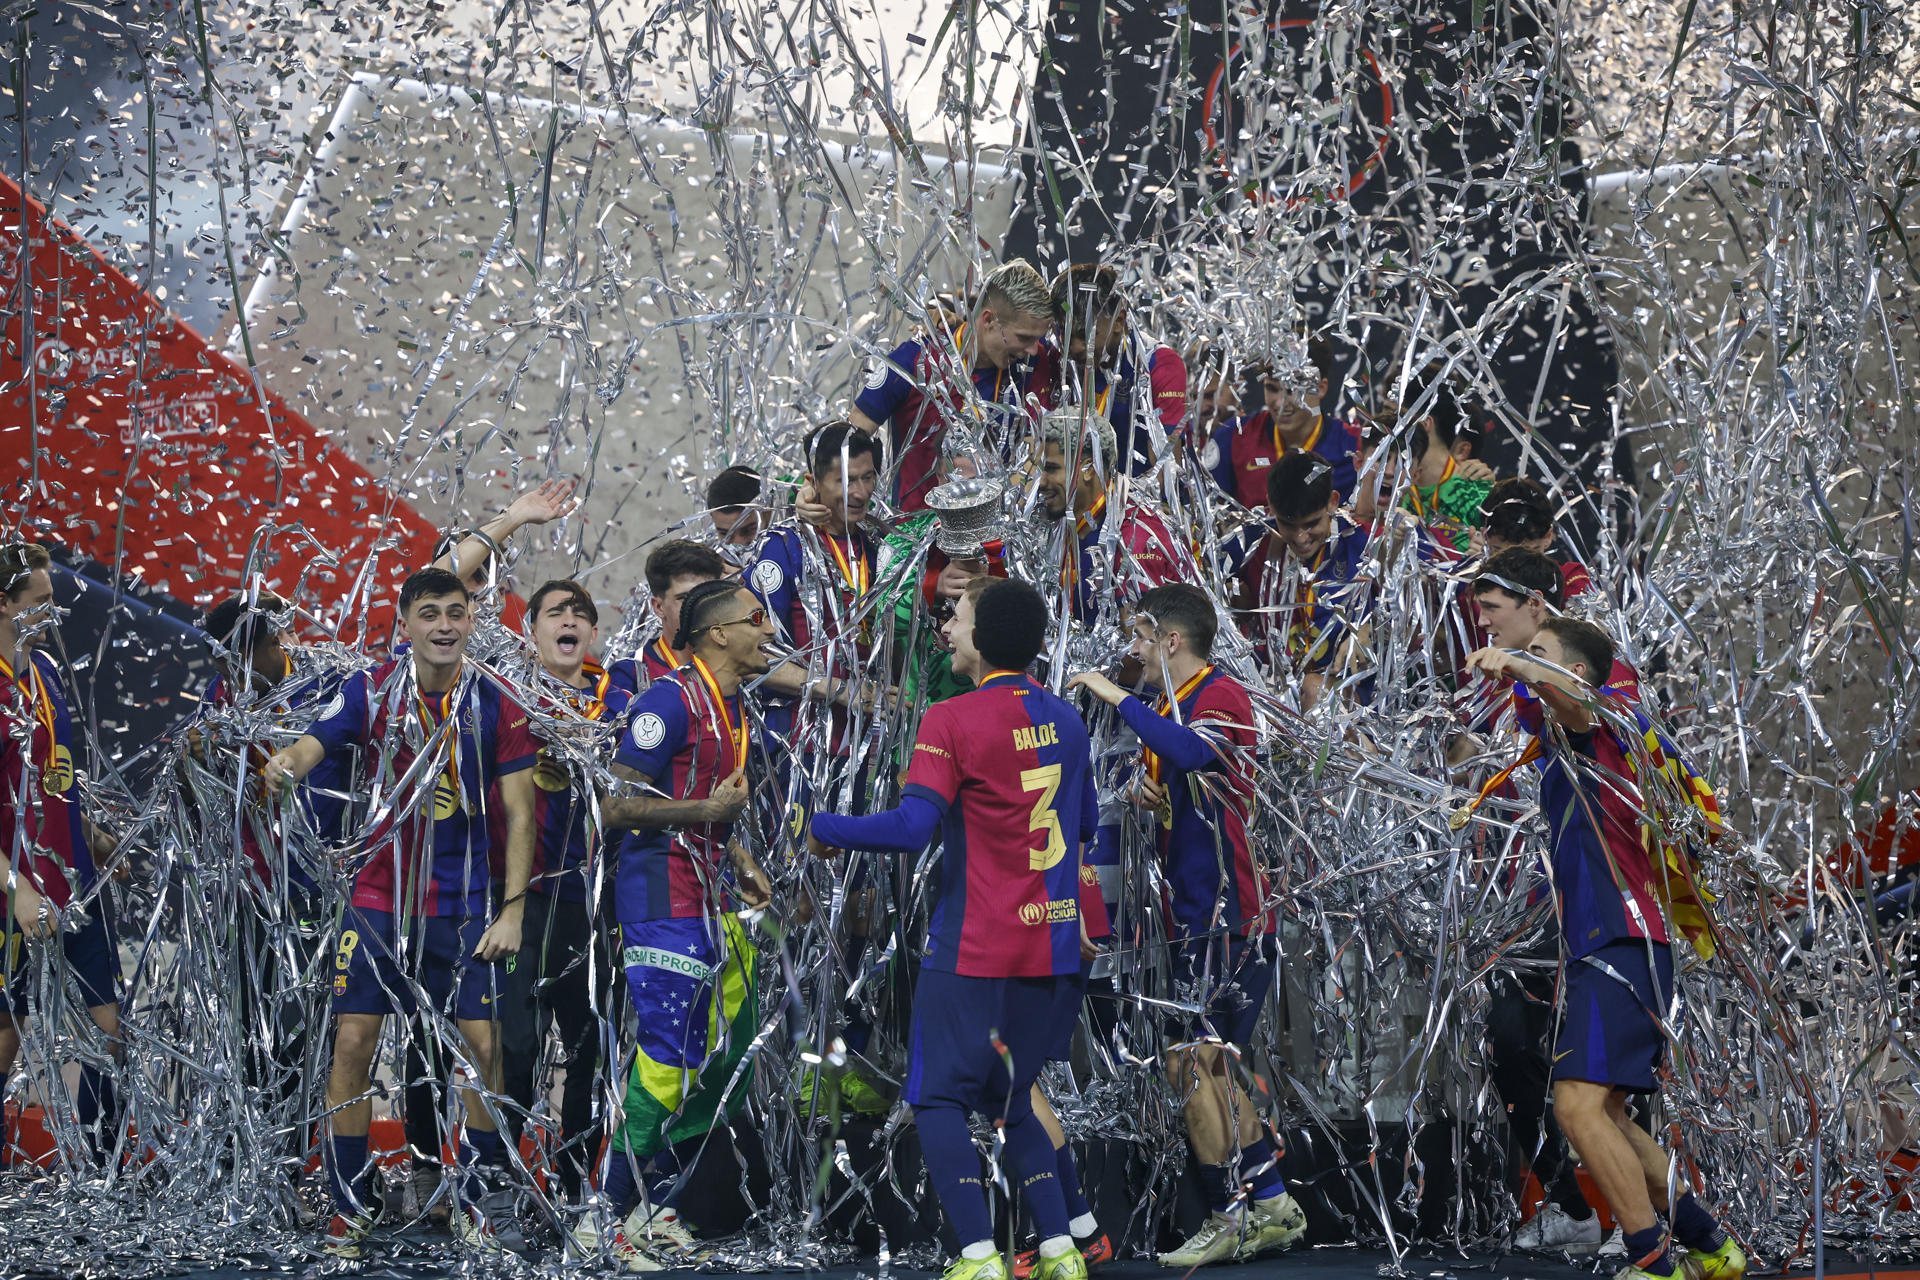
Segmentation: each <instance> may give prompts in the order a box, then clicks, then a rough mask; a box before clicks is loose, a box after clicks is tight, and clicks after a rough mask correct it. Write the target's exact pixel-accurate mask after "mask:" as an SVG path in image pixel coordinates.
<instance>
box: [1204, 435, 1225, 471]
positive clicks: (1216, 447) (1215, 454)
mask: <svg viewBox="0 0 1920 1280" xmlns="http://www.w3.org/2000/svg"><path fill="white" fill-rule="evenodd" d="M1200 465H1201V466H1202V467H1204V468H1206V469H1207V470H1208V471H1211V470H1213V469H1214V468H1215V467H1217V466H1219V465H1220V442H1219V441H1218V440H1209V441H1207V447H1206V448H1204V449H1202V450H1201V451H1200Z"/></svg>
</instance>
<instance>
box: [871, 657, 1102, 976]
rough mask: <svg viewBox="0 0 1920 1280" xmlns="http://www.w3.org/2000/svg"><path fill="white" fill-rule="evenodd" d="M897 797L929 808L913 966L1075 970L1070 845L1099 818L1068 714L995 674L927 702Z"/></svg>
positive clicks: (1009, 675) (1024, 682)
mask: <svg viewBox="0 0 1920 1280" xmlns="http://www.w3.org/2000/svg"><path fill="white" fill-rule="evenodd" d="M905 793H906V794H907V795H910V796H920V797H923V798H924V799H926V800H929V801H931V802H932V803H933V804H934V805H935V806H936V807H938V808H939V810H940V813H941V830H942V835H943V841H944V847H943V848H942V850H941V854H940V887H939V893H938V896H937V898H936V900H935V902H934V907H933V916H932V919H931V920H930V921H929V923H928V928H927V951H926V959H925V962H924V963H925V964H926V965H927V967H929V968H932V969H938V970H942V971H944V972H948V973H957V974H960V975H962V976H964V977H970V978H1037V977H1045V976H1047V975H1050V974H1065V973H1077V972H1079V970H1080V906H1079V900H1080V893H1081V889H1080V846H1081V845H1082V844H1084V843H1085V842H1086V841H1088V840H1091V839H1092V838H1093V833H1094V830H1095V828H1096V827H1097V825H1098V823H1099V820H1100V809H1099V803H1098V801H1097V799H1096V798H1095V795H1094V788H1093V760H1092V755H1091V748H1090V746H1089V744H1088V740H1087V730H1086V726H1085V725H1083V724H1081V723H1080V716H1079V713H1078V712H1076V711H1075V710H1074V709H1073V707H1072V706H1071V705H1069V704H1068V703H1067V702H1065V701H1063V700H1062V699H1060V698H1058V697H1055V696H1054V695H1053V694H1051V693H1049V692H1047V690H1045V689H1043V688H1041V687H1040V686H1039V685H1038V684H1035V683H1034V682H1033V680H1031V679H1030V678H1029V677H1027V676H1025V675H1021V674H1016V673H1014V672H1008V671H997V672H994V673H993V674H992V675H991V676H989V677H988V678H987V679H986V680H985V681H983V682H982V683H981V686H980V687H979V688H978V689H976V690H974V691H973V692H972V693H963V694H961V695H960V696H959V697H957V698H949V699H947V700H946V701H945V702H941V703H938V704H936V705H934V706H932V707H929V708H928V709H927V714H926V717H925V718H924V719H922V720H921V722H920V734H919V737H918V738H917V739H915V741H914V744H913V761H912V763H911V764H909V765H908V767H907V782H906V788H905Z"/></svg>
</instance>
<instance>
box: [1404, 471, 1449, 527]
mask: <svg viewBox="0 0 1920 1280" xmlns="http://www.w3.org/2000/svg"><path fill="white" fill-rule="evenodd" d="M1459 465H1460V464H1459V463H1458V462H1457V461H1455V460H1454V459H1452V458H1448V459H1447V469H1446V470H1445V471H1442V472H1441V473H1440V478H1439V479H1438V480H1435V481H1434V482H1433V509H1434V510H1435V511H1438V510H1440V486H1441V485H1443V484H1445V483H1446V482H1447V481H1448V480H1449V479H1451V478H1452V476H1453V472H1454V468H1455V467H1457V466H1459ZM1407 501H1409V502H1411V503H1413V513H1414V514H1415V515H1417V516H1419V517H1420V518H1421V519H1422V520H1425V519H1426V518H1427V506H1426V503H1424V502H1422V501H1421V500H1420V486H1419V485H1417V484H1411V485H1408V486H1407Z"/></svg>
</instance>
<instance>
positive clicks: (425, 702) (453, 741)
mask: <svg viewBox="0 0 1920 1280" xmlns="http://www.w3.org/2000/svg"><path fill="white" fill-rule="evenodd" d="M459 687H460V680H459V677H457V676H456V677H455V678H454V682H453V688H452V689H449V690H447V691H446V692H445V693H442V694H439V695H433V696H438V697H439V699H440V718H439V720H437V721H436V720H435V719H434V718H433V713H432V712H431V711H430V710H428V708H429V707H431V706H432V705H433V703H432V702H431V700H430V695H428V694H424V693H421V692H420V691H419V690H418V689H416V690H414V695H413V696H414V697H415V698H417V699H419V705H417V706H415V707H414V709H413V710H414V713H415V714H416V715H418V716H419V717H420V724H421V727H423V728H424V729H426V731H427V736H428V737H429V738H431V737H432V736H433V734H434V731H435V730H436V729H437V728H438V727H439V726H440V725H442V724H445V723H447V722H448V721H449V720H451V719H452V718H453V696H454V693H455V691H456V690H458V689H459ZM447 737H448V739H449V740H448V742H447V772H446V775H445V776H446V779H447V783H448V785H449V786H451V787H452V788H453V799H454V803H456V804H458V805H459V806H460V807H461V808H462V809H464V808H466V807H467V793H466V792H465V791H464V790H463V789H462V788H461V786H460V735H459V733H458V732H457V731H449V733H448V735H447Z"/></svg>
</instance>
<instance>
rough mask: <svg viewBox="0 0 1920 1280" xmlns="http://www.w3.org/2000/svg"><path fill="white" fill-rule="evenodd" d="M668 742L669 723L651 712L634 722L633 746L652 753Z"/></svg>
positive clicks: (636, 718)
mask: <svg viewBox="0 0 1920 1280" xmlns="http://www.w3.org/2000/svg"><path fill="white" fill-rule="evenodd" d="M666 740H667V722H666V721H665V720H662V719H661V718H660V717H659V716H657V715H655V714H653V712H651V711H649V712H647V714H645V715H643V716H636V717H635V718H634V721H633V745H634V746H636V747H638V748H640V750H642V751H651V750H653V749H654V748H655V747H657V746H659V745H660V744H661V743H662V742H665V741H666Z"/></svg>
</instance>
